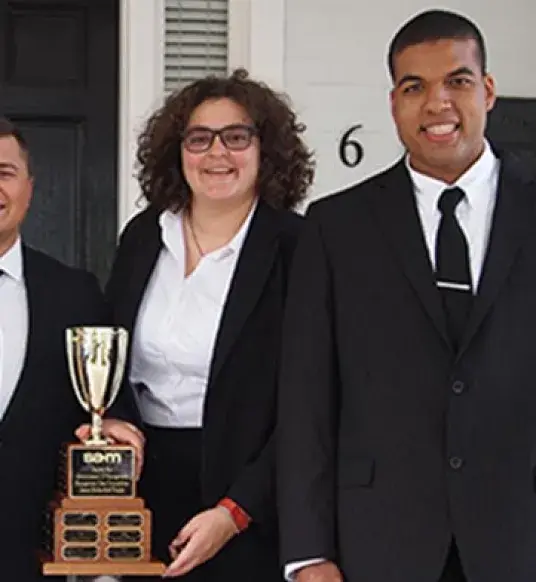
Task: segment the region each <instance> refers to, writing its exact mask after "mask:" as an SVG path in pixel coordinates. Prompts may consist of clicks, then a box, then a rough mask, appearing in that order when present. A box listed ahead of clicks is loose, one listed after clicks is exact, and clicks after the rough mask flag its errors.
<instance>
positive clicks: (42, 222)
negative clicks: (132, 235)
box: [0, 0, 119, 279]
mask: <svg viewBox="0 0 536 582" xmlns="http://www.w3.org/2000/svg"><path fill="white" fill-rule="evenodd" d="M118 4H119V3H118V1H117V0H69V1H65V0H64V1H63V2H62V1H60V2H53V1H51V0H31V1H28V0H0V26H1V30H0V33H1V34H2V38H4V39H5V42H4V51H3V55H2V56H0V111H1V112H2V113H3V114H4V115H6V116H7V117H9V118H10V119H11V120H12V121H14V122H15V123H16V124H17V125H18V126H19V127H20V128H21V130H22V131H23V133H24V135H25V137H26V138H27V140H28V143H29V147H30V154H31V157H32V160H33V167H34V173H35V190H34V197H33V201H32V206H31V209H30V212H29V214H28V217H27V220H26V222H25V224H24V227H23V235H24V238H25V240H26V242H28V243H29V244H31V245H32V246H35V247H36V248H39V249H41V250H44V251H45V252H48V253H50V254H51V255H53V256H55V257H56V258H58V259H60V260H62V261H64V262H66V263H68V264H71V265H76V266H80V267H84V268H87V269H90V270H92V271H93V272H95V273H96V274H97V275H99V276H100V277H101V279H104V277H105V276H106V274H107V272H108V269H109V265H110V261H111V257H112V254H113V249H114V247H115V241H116V233H117V176H116V174H117V103H118V88H117V87H118V80H117V75H118V66H117V63H118V34H119V33H118V29H119V24H118V17H119V15H118V10H119V7H118Z"/></svg>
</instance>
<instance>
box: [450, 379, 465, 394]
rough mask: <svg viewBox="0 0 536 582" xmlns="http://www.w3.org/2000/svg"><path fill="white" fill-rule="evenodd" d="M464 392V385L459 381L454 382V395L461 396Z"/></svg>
mask: <svg viewBox="0 0 536 582" xmlns="http://www.w3.org/2000/svg"><path fill="white" fill-rule="evenodd" d="M464 390H465V384H464V383H463V382H462V381H461V380H456V381H455V382H453V384H452V391H453V392H454V394H461V393H462V392H463V391H464Z"/></svg>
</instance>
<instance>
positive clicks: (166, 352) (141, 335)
mask: <svg viewBox="0 0 536 582" xmlns="http://www.w3.org/2000/svg"><path fill="white" fill-rule="evenodd" d="M253 212H254V208H252V210H251V211H250V213H249V215H248V217H247V218H246V220H245V221H244V223H243V224H242V226H241V227H240V230H239V231H238V232H237V234H236V235H235V236H234V237H233V239H232V240H231V241H230V242H229V243H228V244H227V245H225V246H224V247H221V248H219V249H217V250H215V251H213V252H211V253H207V254H206V255H205V256H204V257H202V258H201V260H200V261H199V264H198V265H197V267H196V269H195V270H194V271H193V272H192V273H191V274H190V275H188V276H187V277H185V251H186V249H185V244H184V234H183V224H182V217H181V213H177V214H174V213H172V212H170V211H164V212H163V213H162V214H161V215H160V228H161V236H162V243H163V247H162V250H161V252H160V255H159V257H158V260H157V263H156V266H155V269H154V271H153V274H152V276H151V279H150V281H149V284H148V286H147V288H146V290H145V294H144V297H143V300H142V303H141V306H140V310H139V313H138V318H137V320H136V325H135V329H134V334H133V340H132V341H133V344H132V362H131V369H130V381H131V383H132V385H133V386H138V387H139V390H138V397H139V404H140V410H141V414H142V417H143V420H144V421H145V422H147V423H148V424H151V425H154V426H164V427H176V428H179V427H200V426H202V421H203V418H202V417H203V404H204V399H205V392H206V388H207V382H208V375H209V370H210V364H211V361H212V353H213V349H214V344H215V340H216V335H217V332H218V328H219V324H220V319H221V315H222V311H223V307H224V305H225V301H226V299H227V293H228V290H229V286H230V283H231V280H232V277H233V273H234V270H235V267H236V263H237V260H238V256H239V254H240V250H241V248H242V244H243V242H244V238H245V236H246V233H247V230H248V227H249V224H250V221H251V217H252V215H253Z"/></svg>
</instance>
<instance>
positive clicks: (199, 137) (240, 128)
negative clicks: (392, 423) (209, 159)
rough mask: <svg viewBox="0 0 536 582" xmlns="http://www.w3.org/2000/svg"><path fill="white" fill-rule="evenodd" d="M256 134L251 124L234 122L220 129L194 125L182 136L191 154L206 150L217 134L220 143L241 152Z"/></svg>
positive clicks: (183, 142)
mask: <svg viewBox="0 0 536 582" xmlns="http://www.w3.org/2000/svg"><path fill="white" fill-rule="evenodd" d="M255 135H257V129H256V128H255V127H253V126H252V125H242V124H240V123H236V124H233V125H226V126H225V127H222V128H220V129H211V128H210V127H203V126H196V127H192V128H190V129H189V130H187V131H186V133H185V134H184V135H183V138H182V144H183V146H184V147H185V148H186V149H187V150H188V151H189V152H191V153H193V154H200V153H202V152H206V151H208V150H209V149H210V148H211V147H212V144H213V143H214V140H215V139H216V136H219V138H220V140H221V142H222V144H223V145H224V146H225V147H226V148H227V149H228V150H231V151H233V152H241V151H243V150H245V149H247V148H248V147H249V146H250V145H251V141H252V139H253V136H255Z"/></svg>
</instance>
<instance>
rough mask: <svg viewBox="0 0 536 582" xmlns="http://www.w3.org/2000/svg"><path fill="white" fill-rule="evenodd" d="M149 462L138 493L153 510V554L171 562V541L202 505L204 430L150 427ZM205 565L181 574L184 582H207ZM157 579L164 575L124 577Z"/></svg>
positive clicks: (147, 430) (134, 580)
mask: <svg viewBox="0 0 536 582" xmlns="http://www.w3.org/2000/svg"><path fill="white" fill-rule="evenodd" d="M144 432H145V436H146V445H145V464H144V468H143V473H142V477H141V479H140V482H139V486H138V494H139V496H140V497H142V498H143V499H144V500H145V502H146V505H147V506H148V507H149V509H150V510H151V512H152V520H153V523H152V536H151V537H152V539H151V546H152V548H151V549H152V554H153V556H154V557H155V558H157V559H159V560H161V561H163V562H164V563H166V564H170V563H171V557H170V554H169V549H168V547H169V544H170V542H171V541H172V540H173V539H174V538H175V536H176V535H177V534H178V533H179V531H180V530H181V528H182V527H183V526H184V525H185V524H186V523H187V522H188V521H189V519H190V518H192V517H193V516H194V515H195V514H196V513H198V512H199V511H200V510H201V509H202V508H201V496H200V467H201V430H200V429H195V428H194V429H174V428H170V429H168V428H160V427H151V426H146V427H145V428H144ZM205 569H206V568H205V567H204V566H200V567H199V568H196V569H194V570H193V571H192V572H191V573H189V574H187V575H185V576H181V577H180V578H178V579H180V580H181V582H206V581H207V580H209V578H207V577H206V576H204V573H205ZM123 580H127V581H129V582H153V581H154V582H156V580H162V579H161V578H160V577H154V576H151V577H141V576H135V577H134V576H132V577H124V578H123Z"/></svg>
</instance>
